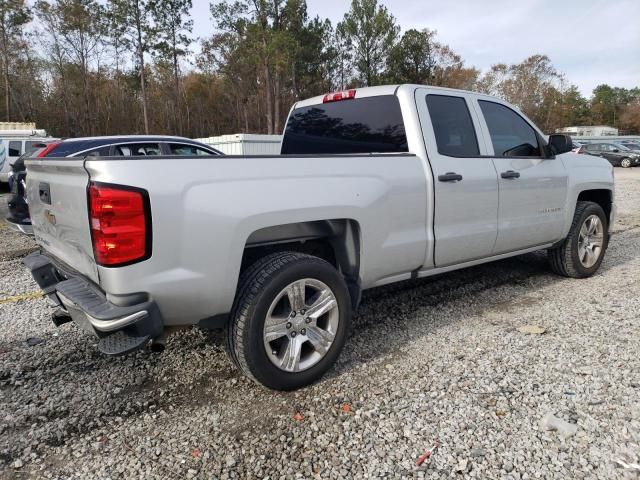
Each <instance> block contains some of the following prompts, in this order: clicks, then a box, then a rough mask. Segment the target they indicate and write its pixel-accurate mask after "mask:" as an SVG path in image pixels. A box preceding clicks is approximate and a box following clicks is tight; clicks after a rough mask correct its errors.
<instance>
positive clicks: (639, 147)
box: [618, 140, 640, 153]
mask: <svg viewBox="0 0 640 480" xmlns="http://www.w3.org/2000/svg"><path fill="white" fill-rule="evenodd" d="M618 143H619V144H620V145H623V146H625V147H627V148H628V149H629V150H631V151H632V152H634V153H640V141H634V140H620V141H619V142H618Z"/></svg>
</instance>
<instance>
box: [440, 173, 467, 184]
mask: <svg viewBox="0 0 640 480" xmlns="http://www.w3.org/2000/svg"><path fill="white" fill-rule="evenodd" d="M438 180H440V181H441V182H459V181H460V180H462V175H460V174H459V173H455V172H447V173H445V174H444V175H438Z"/></svg>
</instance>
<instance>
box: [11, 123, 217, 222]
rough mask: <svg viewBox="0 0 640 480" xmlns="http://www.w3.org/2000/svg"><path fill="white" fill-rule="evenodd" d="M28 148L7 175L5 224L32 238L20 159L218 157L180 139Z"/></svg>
mask: <svg viewBox="0 0 640 480" xmlns="http://www.w3.org/2000/svg"><path fill="white" fill-rule="evenodd" d="M31 147H32V148H37V150H36V151H33V150H31V151H29V152H27V153H25V154H24V155H23V156H22V157H20V158H19V159H18V160H17V161H16V162H15V163H14V164H13V166H12V171H11V173H10V176H11V178H10V184H11V193H12V195H11V198H10V199H9V202H8V206H9V216H8V217H7V222H9V224H10V225H11V226H13V227H14V228H16V229H17V230H19V231H21V232H23V233H26V234H32V233H33V228H32V226H31V218H30V216H29V206H28V204H27V199H26V197H25V194H24V185H25V180H26V170H25V167H24V159H25V158H29V157H32V156H33V157H38V158H60V157H69V158H85V157H95V156H127V157H129V156H132V157H136V156H157V155H160V154H162V155H171V156H173V155H180V156H185V155H196V156H198V155H206V156H210V155H221V153H220V152H219V151H218V150H216V149H215V148H212V147H210V146H208V145H205V144H203V143H200V142H196V141H193V140H190V139H188V138H182V137H164V136H148V135H147V136H135V135H129V136H126V135H125V136H118V137H91V138H73V139H68V140H62V141H54V142H39V143H35V142H34V143H33V145H31Z"/></svg>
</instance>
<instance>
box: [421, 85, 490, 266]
mask: <svg viewBox="0 0 640 480" xmlns="http://www.w3.org/2000/svg"><path fill="white" fill-rule="evenodd" d="M444 92H445V93H443V91H442V90H437V89H428V88H421V89H417V90H416V103H417V107H418V115H419V117H420V124H421V125H422V132H423V136H424V141H425V146H426V150H427V156H428V158H429V163H430V165H431V170H432V172H433V178H434V185H435V187H434V192H435V199H434V202H435V208H434V211H435V213H434V219H433V225H434V236H435V251H434V263H435V266H436V267H443V266H446V265H452V264H456V263H462V262H465V261H470V260H474V259H478V258H483V257H488V256H490V255H491V252H492V251H493V247H494V244H495V241H496V235H497V232H498V225H497V216H498V178H497V175H496V170H495V168H494V165H493V162H492V159H491V158H490V157H488V156H486V155H482V153H483V149H484V147H483V146H482V145H481V143H480V142H479V135H478V134H477V132H478V131H479V124H478V119H477V116H476V114H475V111H474V110H473V109H472V108H470V105H469V96H468V95H465V94H463V93H457V92H452V93H449V92H446V91H444Z"/></svg>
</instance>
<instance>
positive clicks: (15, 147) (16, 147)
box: [9, 141, 22, 157]
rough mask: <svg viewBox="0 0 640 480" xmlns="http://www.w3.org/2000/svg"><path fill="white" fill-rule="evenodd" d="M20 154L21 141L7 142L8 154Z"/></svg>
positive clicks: (11, 155) (14, 155)
mask: <svg viewBox="0 0 640 480" xmlns="http://www.w3.org/2000/svg"><path fill="white" fill-rule="evenodd" d="M20 155H22V142H20V141H13V142H9V156H10V157H19V156H20Z"/></svg>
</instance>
